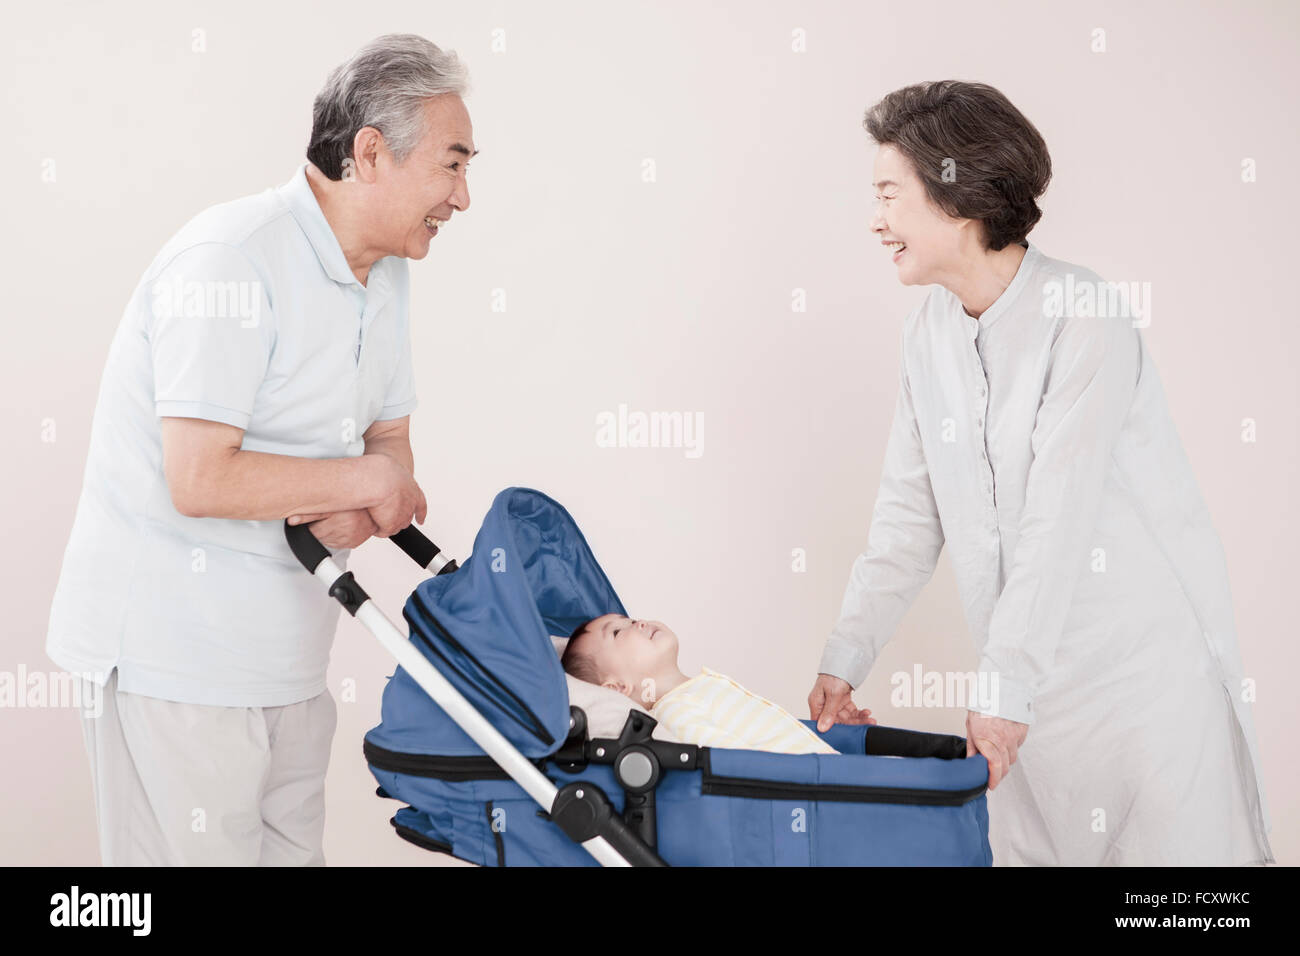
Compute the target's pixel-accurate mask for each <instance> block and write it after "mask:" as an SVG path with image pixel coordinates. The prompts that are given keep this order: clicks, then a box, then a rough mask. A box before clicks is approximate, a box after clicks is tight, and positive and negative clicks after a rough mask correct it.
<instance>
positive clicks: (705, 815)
mask: <svg viewBox="0 0 1300 956" xmlns="http://www.w3.org/2000/svg"><path fill="white" fill-rule="evenodd" d="M285 535H286V537H287V538H288V541H289V545H290V547H291V548H292V550H293V552H294V554H295V556H296V557H297V558H298V560H299V561H301V562H302V564H303V566H304V567H306V568H307V570H309V571H311V572H312V573H313V574H315V575H316V576H317V577H319V578H321V579H322V581H323V582H324V583H325V584H326V585H327V586H328V588H329V594H330V595H331V596H332V597H334V598H335V599H336V600H338V601H339V602H340V603H341V604H342V605H343V607H344V608H346V609H347V611H348V613H350V614H352V615H353V616H355V617H356V618H357V619H358V620H360V621H361V622H362V623H363V624H365V625H366V626H367V627H368V628H369V629H370V630H371V632H372V633H374V634H375V636H376V637H378V638H379V640H380V641H381V642H382V643H383V644H384V645H385V646H386V647H387V648H388V650H389V651H390V652H392V654H393V655H394V656H395V657H396V658H397V661H398V664H399V665H400V666H399V667H398V668H397V671H396V672H395V673H394V674H393V676H392V678H390V680H389V682H388V685H387V687H386V688H385V690H384V694H383V704H382V719H381V722H380V723H379V725H378V726H377V727H374V728H373V729H371V730H370V731H369V732H368V733H367V734H366V736H365V741H364V746H363V751H364V754H365V758H366V761H367V763H368V765H369V767H370V770H371V772H372V773H373V774H374V776H375V779H376V780H377V781H378V782H379V789H378V791H377V792H378V795H379V796H381V797H387V798H394V799H397V800H399V801H401V802H403V803H405V804H407V806H404V807H403V808H401V809H399V810H398V811H397V812H396V814H395V815H394V816H393V818H392V821H391V822H392V825H393V827H394V828H395V829H396V831H397V834H398V835H399V836H400V837H402V838H404V839H406V840H408V841H410V842H411V843H414V844H416V845H418V846H421V847H424V848H426V849H429V850H433V851H436V852H440V853H447V854H450V855H452V856H454V857H457V858H459V859H461V860H467V861H469V862H471V863H477V864H479V865H483V866H584V865H593V864H597V863H599V864H603V865H641V866H664V865H685V866H900V865H925V866H989V865H991V864H992V851H991V850H990V848H989V842H988V810H987V806H986V803H985V797H984V792H985V790H986V788H987V785H988V764H987V763H986V762H985V760H984V758H983V757H982V756H979V755H976V756H973V757H969V758H968V757H966V741H965V739H964V738H962V737H957V736H951V735H946V734H932V733H921V732H917V731H910V730H902V729H897V728H892V727H879V726H869V725H857V726H846V725H835V726H833V727H831V729H830V730H829V731H827V732H826V733H823V734H820V736H821V737H822V738H823V739H824V740H825V741H826V742H827V743H828V744H830V745H831V746H832V747H834V748H835V749H836V750H838V751H839V753H838V754H833V755H831V754H827V755H823V754H778V753H767V752H759V751H751V750H728V749H720V748H710V747H696V746H690V745H686V744H680V743H671V742H667V741H663V740H659V739H655V738H652V736H651V732H652V730H653V729H654V727H655V721H654V718H652V717H650V716H648V715H647V714H645V713H642V712H641V711H637V710H631V711H630V713H629V715H628V718H627V722H626V724H625V725H624V727H623V729H622V732H621V733H620V734H619V736H618V738H617V739H613V738H596V739H590V737H589V735H588V733H587V721H586V715H585V714H584V713H583V712H582V710H581V709H580V708H578V707H570V706H569V701H568V690H567V687H566V682H565V675H564V671H563V669H562V668H561V666H560V659H559V656H558V655H557V654H556V652H555V647H554V644H553V643H552V641H551V635H552V634H558V635H567V634H569V633H571V632H572V631H573V629H574V628H576V627H577V626H578V625H579V624H581V623H582V622H584V621H587V620H590V619H591V618H594V617H598V616H599V615H602V614H607V613H610V612H613V611H617V612H619V613H624V608H623V604H622V602H621V601H620V600H619V598H618V595H617V594H616V593H615V592H614V588H613V587H612V586H611V584H610V583H609V580H608V578H606V576H605V573H604V571H602V570H601V567H600V565H599V564H597V562H596V559H595V557H594V556H593V555H592V553H591V549H590V548H589V547H588V545H587V541H586V539H585V538H584V537H583V535H582V532H581V531H579V530H578V526H577V524H576V523H575V522H574V520H573V518H572V517H570V515H569V513H568V512H567V511H565V509H564V508H563V507H561V506H560V505H559V504H558V503H557V502H555V501H553V500H552V499H551V498H548V497H547V496H546V495H544V494H542V493H541V492H538V491H533V490H531V489H528V488H507V489H506V490H505V491H502V492H501V493H500V494H499V495H497V497H496V499H495V500H494V501H493V503H492V508H491V510H490V511H489V512H488V514H487V517H486V518H485V519H484V521H483V525H482V527H481V528H480V530H479V532H478V535H477V537H476V538H475V540H474V550H473V552H472V554H471V555H470V557H469V558H468V559H467V560H466V561H465V564H464V566H463V567H457V565H456V562H455V561H449V560H448V559H447V558H446V557H445V556H444V555H443V554H442V553H441V552H440V551H439V549H438V548H437V546H436V545H434V544H433V543H432V542H430V541H429V540H428V538H426V537H425V536H424V535H423V534H421V533H420V532H419V531H418V530H416V528H415V527H414V526H411V527H408V528H406V529H404V530H402V531H400V532H398V533H397V534H395V535H393V536H392V538H391V539H390V540H392V541H393V542H394V543H396V544H397V545H398V546H399V547H401V548H402V550H404V551H405V552H406V553H407V554H408V555H409V556H410V557H411V558H412V559H414V560H415V562H416V563H417V564H419V565H420V566H421V567H423V568H426V569H428V570H431V571H433V572H435V573H434V575H433V576H432V577H430V578H428V579H427V580H425V581H423V582H422V583H421V584H420V585H419V586H418V587H417V588H416V589H415V591H414V592H413V593H412V594H411V596H410V598H409V599H408V600H407V602H406V607H405V608H404V610H403V616H404V617H405V618H406V622H407V625H408V629H409V636H408V635H407V634H403V633H402V632H401V631H400V630H399V629H398V628H397V627H396V626H395V625H394V624H393V623H392V622H391V621H389V619H388V618H387V617H386V616H385V615H384V614H383V612H382V611H380V610H378V609H377V608H376V607H375V606H374V603H373V602H371V601H370V600H369V598H368V596H367V595H366V593H365V592H364V591H363V590H362V589H361V586H360V585H359V584H358V583H357V582H356V580H355V578H354V577H353V575H352V572H350V571H349V572H346V573H344V572H342V571H341V569H340V568H339V567H338V565H337V564H335V562H334V561H333V559H332V558H331V557H330V554H329V552H328V551H327V550H326V549H325V547H324V546H323V545H321V543H320V542H319V541H318V540H317V539H316V538H315V536H314V535H312V533H311V531H310V529H309V528H308V527H307V526H305V525H297V526H289V525H288V524H287V523H286V525H285ZM804 724H805V725H806V726H808V727H809V728H810V729H811V730H813V732H814V733H816V732H817V730H816V722H815V721H811V720H809V721H804Z"/></svg>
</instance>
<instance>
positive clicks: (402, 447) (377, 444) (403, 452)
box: [365, 435, 415, 475]
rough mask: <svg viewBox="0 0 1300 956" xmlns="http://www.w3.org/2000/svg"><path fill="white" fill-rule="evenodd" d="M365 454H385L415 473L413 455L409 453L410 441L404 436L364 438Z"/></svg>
mask: <svg viewBox="0 0 1300 956" xmlns="http://www.w3.org/2000/svg"><path fill="white" fill-rule="evenodd" d="M365 454H367V455H387V456H388V457H389V458H392V459H393V460H394V461H396V462H397V463H398V464H400V465H401V466H402V467H403V468H405V469H406V470H407V471H409V472H410V473H411V474H412V475H414V474H415V456H414V455H413V454H411V442H410V439H408V438H407V437H406V436H404V435H403V436H393V437H391V438H382V437H381V438H369V439H367V440H366V450H365Z"/></svg>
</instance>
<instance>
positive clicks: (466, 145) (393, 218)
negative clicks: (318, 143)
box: [371, 93, 478, 259]
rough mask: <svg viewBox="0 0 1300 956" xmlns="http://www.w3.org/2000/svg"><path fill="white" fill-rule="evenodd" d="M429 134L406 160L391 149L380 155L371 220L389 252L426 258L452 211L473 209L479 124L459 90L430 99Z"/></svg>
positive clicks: (382, 243) (414, 257)
mask: <svg viewBox="0 0 1300 956" xmlns="http://www.w3.org/2000/svg"><path fill="white" fill-rule="evenodd" d="M424 109H425V127H424V129H425V134H424V138H423V139H422V140H421V141H420V143H419V145H418V146H417V147H416V148H415V149H414V150H412V151H411V152H410V153H409V154H408V155H407V157H406V159H405V160H403V161H402V162H401V163H397V162H395V161H394V160H393V155H392V153H390V152H389V151H388V150H387V149H380V150H379V151H378V153H377V155H376V159H375V172H376V176H375V188H376V191H375V194H374V204H373V206H372V207H371V209H373V214H372V218H371V222H372V225H373V229H374V232H375V234H376V235H377V236H378V237H379V240H378V242H379V245H380V247H381V248H383V249H385V250H386V254H388V255H395V256H402V257H404V258H407V259H423V258H424V257H425V256H426V255H428V253H429V243H430V242H431V241H432V240H433V237H434V236H436V235H437V234H438V228H437V225H436V224H435V221H436V222H442V223H445V222H446V221H447V220H449V219H450V218H451V215H452V213H453V212H456V211H459V212H464V211H465V210H466V209H468V208H469V184H468V183H467V182H466V179H465V172H466V170H467V169H468V167H469V160H470V157H471V156H473V155H474V154H475V153H476V152H478V151H477V150H476V149H475V148H474V128H473V126H472V125H471V124H470V120H469V111H468V110H466V109H465V102H464V100H462V99H461V98H460V97H459V96H457V95H456V94H455V93H444V94H442V95H441V96H434V97H430V98H429V100H427V101H426V103H425V107H424Z"/></svg>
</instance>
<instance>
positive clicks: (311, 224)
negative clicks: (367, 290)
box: [280, 163, 378, 288]
mask: <svg viewBox="0 0 1300 956" xmlns="http://www.w3.org/2000/svg"><path fill="white" fill-rule="evenodd" d="M280 195H281V196H283V197H284V201H285V202H286V203H287V204H288V206H289V211H290V212H292V213H293V218H294V219H296V220H297V221H298V225H299V226H301V227H302V231H303V232H304V233H305V234H306V235H307V241H308V242H310V243H311V247H312V249H313V250H314V251H315V253H316V258H318V259H319V260H320V264H321V268H323V269H324V270H325V274H326V275H327V276H329V277H330V278H331V279H333V280H334V281H335V282H341V283H342V284H344V285H355V286H358V287H359V288H364V287H363V286H362V285H361V283H360V282H358V281H357V277H356V276H355V275H353V274H352V270H351V269H350V268H348V259H347V256H345V255H344V254H343V247H342V246H340V245H339V240H338V236H336V235H334V230H333V229H331V228H330V224H329V222H328V221H327V220H326V218H325V213H323V212H321V208H320V203H318V202H317V201H316V194H315V193H313V192H312V191H311V185H310V184H309V183H308V182H307V164H306V163H303V164H302V165H301V166H299V167H298V171H297V172H296V173H294V174H293V178H292V179H290V180H289V181H288V182H287V183H285V184H284V185H283V186H281V187H280ZM376 265H378V263H376ZM374 274H375V269H374V266H372V267H371V269H370V275H371V276H373V275H374ZM367 278H369V277H367Z"/></svg>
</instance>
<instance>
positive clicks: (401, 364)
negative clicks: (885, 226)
mask: <svg viewBox="0 0 1300 956" xmlns="http://www.w3.org/2000/svg"><path fill="white" fill-rule="evenodd" d="M402 312H403V315H402V319H401V322H402V328H401V334H400V335H398V337H397V342H398V346H397V347H398V355H397V369H396V370H395V371H394V372H393V378H392V381H391V382H389V385H388V393H387V395H386V396H385V397H384V407H383V408H382V409H380V411H379V414H378V415H377V416H375V421H380V422H383V421H388V420H390V419H393V418H403V417H405V416H406V415H409V414H411V412H412V411H414V410H415V406H416V405H418V404H419V399H418V398H417V397H416V394H415V372H414V370H413V369H412V368H411V316H410V312H409V311H408V310H407V309H403V310H402Z"/></svg>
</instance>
